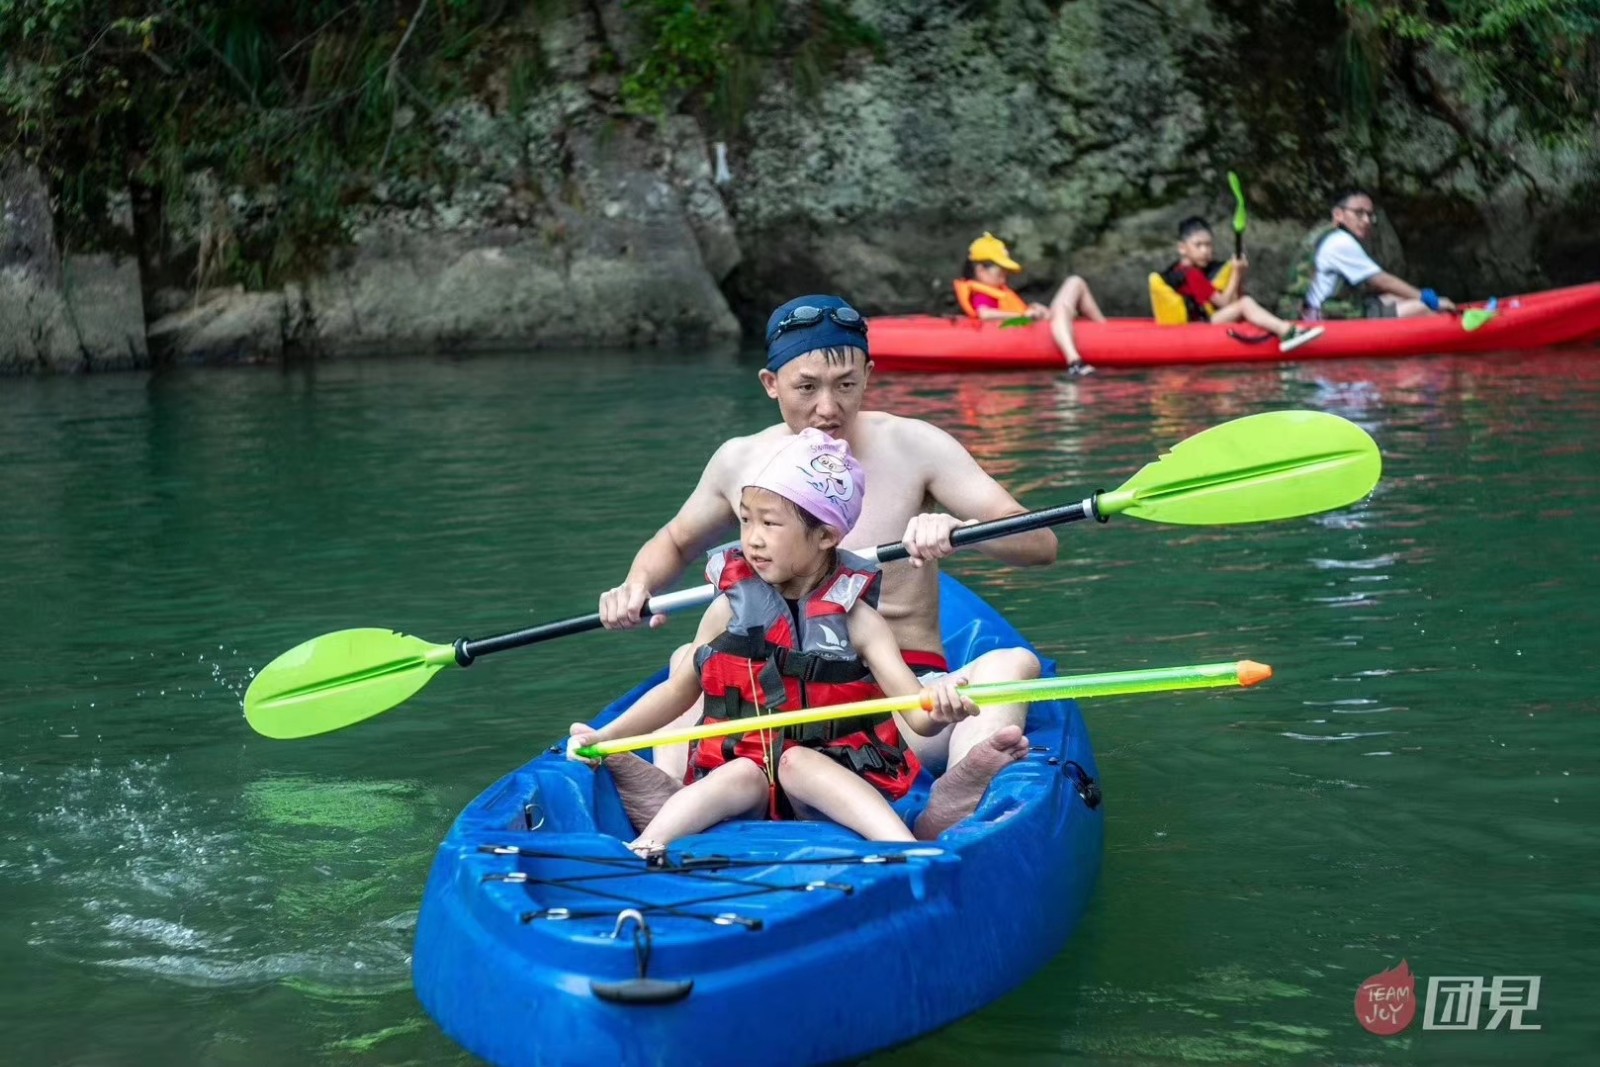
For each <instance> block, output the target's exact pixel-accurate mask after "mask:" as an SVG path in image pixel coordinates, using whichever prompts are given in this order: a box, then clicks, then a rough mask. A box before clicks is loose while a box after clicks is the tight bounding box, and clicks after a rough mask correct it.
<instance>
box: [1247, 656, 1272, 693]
mask: <svg viewBox="0 0 1600 1067" xmlns="http://www.w3.org/2000/svg"><path fill="white" fill-rule="evenodd" d="M1271 677H1272V668H1271V667H1269V666H1267V665H1266V664H1265V663H1257V662H1256V661H1255V660H1253V659H1242V660H1240V661H1239V684H1240V685H1242V686H1244V687H1245V688H1246V689H1248V688H1250V687H1251V686H1252V685H1260V684H1261V683H1262V682H1264V681H1266V680H1267V679H1268V678H1271Z"/></svg>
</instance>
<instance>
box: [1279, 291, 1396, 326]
mask: <svg viewBox="0 0 1600 1067" xmlns="http://www.w3.org/2000/svg"><path fill="white" fill-rule="evenodd" d="M1395 310H1396V309H1395V306H1394V304H1392V303H1390V302H1388V301H1386V300H1383V299H1380V298H1379V297H1376V296H1369V297H1366V298H1365V299H1363V300H1362V301H1361V303H1359V304H1358V303H1356V302H1355V301H1354V300H1327V301H1324V302H1323V305H1322V306H1321V307H1320V308H1317V309H1315V310H1313V309H1311V308H1309V307H1302V308H1301V309H1300V316H1299V317H1300V318H1301V319H1303V320H1305V321H1306V322H1319V321H1321V320H1324V319H1392V318H1394V317H1395Z"/></svg>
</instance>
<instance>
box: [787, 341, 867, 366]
mask: <svg viewBox="0 0 1600 1067" xmlns="http://www.w3.org/2000/svg"><path fill="white" fill-rule="evenodd" d="M818 354H820V355H821V356H822V361H823V362H824V363H826V364H827V365H828V366H830V367H834V366H842V365H845V364H850V363H854V362H855V361H856V358H857V357H858V356H859V357H860V358H861V360H862V361H863V362H865V361H866V360H868V359H869V358H870V357H869V356H868V355H867V351H866V349H864V348H857V347H856V346H855V345H832V346H830V347H828V348H813V349H812V350H811V351H809V352H806V353H803V354H802V355H800V356H799V357H798V358H800V359H804V358H805V357H806V356H815V355H818Z"/></svg>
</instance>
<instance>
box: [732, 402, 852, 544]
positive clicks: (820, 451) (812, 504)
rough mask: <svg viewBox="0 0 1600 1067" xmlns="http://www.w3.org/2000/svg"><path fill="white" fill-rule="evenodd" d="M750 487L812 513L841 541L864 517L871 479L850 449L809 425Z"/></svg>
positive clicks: (774, 458)
mask: <svg viewBox="0 0 1600 1067" xmlns="http://www.w3.org/2000/svg"><path fill="white" fill-rule="evenodd" d="M749 484H750V485H753V486H755V487H756V488H758V489H766V490H767V491H769V492H773V493H777V494H778V495H779V496H781V497H783V498H784V499H785V500H787V501H789V502H790V503H791V504H793V505H794V506H795V507H798V508H801V509H803V510H805V511H809V512H810V513H811V514H813V515H815V516H816V517H817V518H819V519H821V520H822V523H823V525H825V526H831V527H833V529H834V530H835V531H836V532H837V533H838V534H839V536H840V537H843V536H844V535H845V534H847V533H849V532H850V530H851V528H852V527H854V526H855V524H856V520H857V519H859V518H860V517H861V498H862V496H863V495H865V493H866V491H867V476H866V474H865V473H864V472H863V471H862V470H861V464H859V463H857V462H856V458H855V457H854V456H852V455H851V454H850V448H849V446H848V445H846V444H845V443H844V442H843V441H840V440H838V439H837V438H833V437H829V436H828V435H827V434H825V433H823V432H822V431H821V430H814V429H811V428H810V427H807V428H806V429H804V430H801V431H800V432H799V433H798V434H796V435H795V436H793V437H791V438H789V439H788V440H786V441H785V442H784V443H783V445H782V447H780V448H779V449H778V451H777V452H776V453H774V455H773V457H772V458H771V459H769V460H768V461H767V465H766V466H765V467H763V468H761V473H759V474H757V475H756V476H755V477H754V478H753V479H751V481H750V483H749Z"/></svg>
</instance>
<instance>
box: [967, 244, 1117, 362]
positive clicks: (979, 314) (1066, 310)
mask: <svg viewBox="0 0 1600 1067" xmlns="http://www.w3.org/2000/svg"><path fill="white" fill-rule="evenodd" d="M1021 270H1022V266H1021V265H1020V264H1018V263H1017V261H1016V260H1014V259H1012V258H1011V253H1010V252H1009V251H1008V250H1007V249H1006V245H1005V242H1004V241H1002V240H1000V239H999V238H998V237H996V236H994V234H992V233H985V234H984V235H983V236H982V237H980V238H978V239H977V240H976V241H973V242H972V244H971V245H969V246H968V248H967V262H966V266H965V268H964V270H963V277H961V278H959V279H957V280H956V282H955V288H956V302H957V303H959V304H960V305H961V310H962V311H965V312H966V313H967V314H968V315H970V316H971V317H972V318H975V319H1014V318H1018V317H1025V318H1030V319H1049V320H1050V334H1051V336H1053V337H1054V338H1055V340H1056V347H1057V348H1059V349H1061V354H1062V355H1063V356H1065V357H1066V360H1067V371H1068V373H1069V374H1087V373H1089V371H1090V370H1091V369H1092V368H1091V367H1089V365H1088V364H1086V363H1085V362H1084V361H1083V356H1082V355H1081V354H1080V353H1079V352H1078V344H1077V341H1076V339H1074V337H1073V335H1072V323H1073V320H1074V319H1076V318H1077V317H1078V316H1079V315H1082V316H1083V317H1084V318H1086V319H1089V320H1091V321H1093V322H1104V321H1106V317H1105V315H1104V314H1103V313H1102V312H1101V311H1100V305H1099V304H1097V303H1095V300H1094V294H1093V293H1091V292H1089V283H1088V282H1086V281H1084V280H1083V279H1082V278H1080V277H1078V276H1077V275H1076V274H1074V275H1073V276H1072V277H1070V278H1068V279H1067V280H1066V281H1064V282H1062V283H1061V288H1059V289H1057V290H1056V295H1055V296H1054V297H1052V298H1051V300H1050V303H1049V305H1048V306H1046V305H1044V304H1033V303H1029V302H1028V301H1026V300H1024V299H1022V297H1021V296H1019V295H1017V293H1016V291H1015V290H1013V289H1012V288H1011V287H1010V286H1009V285H1007V284H1006V275H1007V274H1017V273H1020V272H1021Z"/></svg>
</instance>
